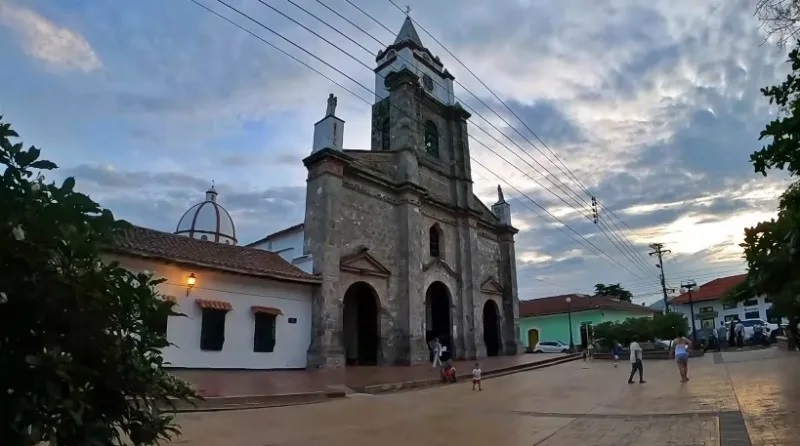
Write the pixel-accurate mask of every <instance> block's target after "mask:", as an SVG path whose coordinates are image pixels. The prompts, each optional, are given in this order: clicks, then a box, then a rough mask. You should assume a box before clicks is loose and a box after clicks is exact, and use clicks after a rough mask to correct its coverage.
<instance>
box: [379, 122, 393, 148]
mask: <svg viewBox="0 0 800 446" xmlns="http://www.w3.org/2000/svg"><path fill="white" fill-rule="evenodd" d="M390 132H391V128H390V127H389V118H388V117H386V118H383V120H382V121H381V150H389V147H390V143H391V139H390V137H389V134H390Z"/></svg>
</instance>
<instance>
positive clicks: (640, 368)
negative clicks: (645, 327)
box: [628, 339, 646, 384]
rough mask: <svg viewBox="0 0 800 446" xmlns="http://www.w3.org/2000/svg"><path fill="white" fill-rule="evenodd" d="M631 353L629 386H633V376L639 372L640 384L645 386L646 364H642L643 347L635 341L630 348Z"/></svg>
mask: <svg viewBox="0 0 800 446" xmlns="http://www.w3.org/2000/svg"><path fill="white" fill-rule="evenodd" d="M629 349H630V351H631V376H630V377H629V378H628V384H633V375H635V374H636V372H639V383H640V384H644V383H645V382H646V381H645V380H644V364H642V347H641V346H640V345H639V343H638V342H636V339H634V340H633V341H632V342H631V345H630V346H629Z"/></svg>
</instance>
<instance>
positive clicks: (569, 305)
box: [565, 297, 575, 353]
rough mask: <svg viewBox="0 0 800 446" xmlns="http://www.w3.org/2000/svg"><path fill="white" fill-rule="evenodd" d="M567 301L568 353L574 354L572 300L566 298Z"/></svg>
mask: <svg viewBox="0 0 800 446" xmlns="http://www.w3.org/2000/svg"><path fill="white" fill-rule="evenodd" d="M565 300H566V301H567V319H568V320H569V352H570V353H575V340H574V339H573V338H572V298H571V297H568V298H566V299H565Z"/></svg>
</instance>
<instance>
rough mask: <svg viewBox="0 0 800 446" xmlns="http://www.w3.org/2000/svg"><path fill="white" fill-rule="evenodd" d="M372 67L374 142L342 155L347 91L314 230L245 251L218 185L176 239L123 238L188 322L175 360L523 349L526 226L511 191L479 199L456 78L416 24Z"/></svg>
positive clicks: (309, 221) (334, 360) (245, 361)
mask: <svg viewBox="0 0 800 446" xmlns="http://www.w3.org/2000/svg"><path fill="white" fill-rule="evenodd" d="M374 71H375V77H376V81H375V92H376V102H375V104H374V105H373V106H372V133H371V147H370V149H368V150H352V149H345V148H344V126H345V122H344V121H343V120H342V119H340V118H339V117H337V116H336V106H337V98H335V97H334V96H333V95H331V96H330V97H329V98H328V106H327V110H326V113H325V116H324V117H323V118H322V119H321V120H320V121H319V122H317V123H316V124H315V126H314V137H313V146H312V150H311V154H310V155H309V156H308V157H307V158H305V159H304V160H303V163H304V165H305V167H306V168H307V170H308V177H307V189H306V209H305V219H304V222H302V223H300V224H297V225H295V226H292V227H290V228H287V229H284V230H282V231H279V232H276V233H273V234H270V235H267V236H266V237H264V238H262V239H261V240H258V241H256V242H253V243H250V244H248V245H246V246H240V245H239V243H238V240H237V238H236V234H235V226H234V223H233V220H232V219H231V217H230V215H229V214H228V213H227V211H225V209H224V208H222V207H221V206H220V205H219V203H218V202H217V192H216V191H215V190H214V188H213V187H212V188H211V189H210V190H209V191H208V192H207V194H206V200H205V201H203V202H201V203H198V204H197V205H195V206H193V207H192V208H191V209H189V211H187V213H186V214H185V215H184V216H183V218H182V219H181V220H180V222H179V224H178V226H177V228H176V231H175V232H174V233H173V234H167V233H162V232H158V231H152V230H149V229H145V228H135V229H134V230H133V231H131V233H130V234H129V235H128V236H127V237H124V238H123V239H121V240H120V241H119V242H118V243H117V245H116V246H115V248H114V250H113V258H114V259H116V260H119V261H120V262H122V264H123V265H124V266H127V267H130V268H133V269H139V270H144V269H147V270H150V271H156V273H157V275H161V276H162V277H167V282H166V283H165V284H163V285H162V286H163V287H166V288H165V289H167V288H169V287H173V288H174V289H172V290H171V291H164V292H165V294H167V295H168V296H169V297H168V298H170V299H174V300H175V302H176V303H177V304H178V306H179V311H181V312H183V313H185V314H187V316H188V317H187V318H185V319H186V320H181V321H171V320H170V321H168V323H166V324H165V325H166V328H165V329H166V332H167V334H168V339H169V340H170V341H171V342H173V343H175V344H176V345H175V347H174V348H173V347H170V350H169V351H167V352H165V357H166V359H167V360H168V361H170V362H171V363H172V364H173V366H175V367H187V368H247V369H275V368H305V367H339V366H344V365H409V364H418V363H423V362H426V361H428V360H429V349H428V342H429V341H431V340H432V339H434V338H438V339H439V340H440V341H441V343H442V344H443V345H444V346H445V347H446V355H447V356H448V357H452V358H454V359H473V358H483V357H486V356H498V355H515V354H517V353H518V352H520V340H519V330H518V326H517V324H518V322H517V319H518V315H519V309H518V308H519V299H518V296H517V278H516V261H515V251H514V235H515V234H516V233H517V230H516V229H515V228H514V227H513V226H512V224H511V208H510V205H509V204H508V203H507V202H506V201H505V200H504V199H503V194H502V190H501V189H500V187H499V186H498V197H497V202H496V203H494V204H493V205H492V206H491V208H489V207H487V206H486V205H484V204H483V203H482V202H481V200H480V199H479V198H477V197H476V196H475V195H474V193H473V189H472V188H473V182H472V174H471V167H470V155H469V143H468V142H469V141H468V135H467V119H468V118H469V116H470V115H469V113H467V112H466V111H465V110H464V109H463V108H462V107H461V106H460V105H459V104H458V103H457V102H456V101H455V96H454V94H453V80H454V77H453V76H452V75H451V74H450V73H449V72H448V71H447V69H446V68H444V66H443V64H442V62H441V61H440V59H439V58H438V57H437V56H435V55H434V54H433V53H431V51H430V50H428V49H427V48H426V47H425V46H424V45H423V44H422V41H421V39H420V37H419V35H418V34H417V32H416V30H415V28H414V25H413V23H412V21H411V20H410V19H409V18H408V17H407V18H406V20H405V22H404V23H403V25H402V27H401V30H400V32H399V34H398V35H397V38H396V40H395V41H394V43H393V44H392V45H390V46H389V47H388V48H386V49H384V50H383V51H381V52H379V53H378V55H377V59H376V68H375V70H374ZM201 274H202V276H201ZM201 280H202V281H203V282H202V283H203V285H200V281H201ZM176 291H178V292H177V293H176ZM182 291H185V296H183V293H182ZM170 293H172V294H175V295H174V296H173V295H172V294H170ZM190 295H191V297H190ZM170 319H178V318H170ZM215 333H216V334H215Z"/></svg>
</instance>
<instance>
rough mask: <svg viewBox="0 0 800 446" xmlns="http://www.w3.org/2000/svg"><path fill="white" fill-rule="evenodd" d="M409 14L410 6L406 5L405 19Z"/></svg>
mask: <svg viewBox="0 0 800 446" xmlns="http://www.w3.org/2000/svg"><path fill="white" fill-rule="evenodd" d="M410 14H411V6H408V5H406V17H408V16H409V15H410Z"/></svg>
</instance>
